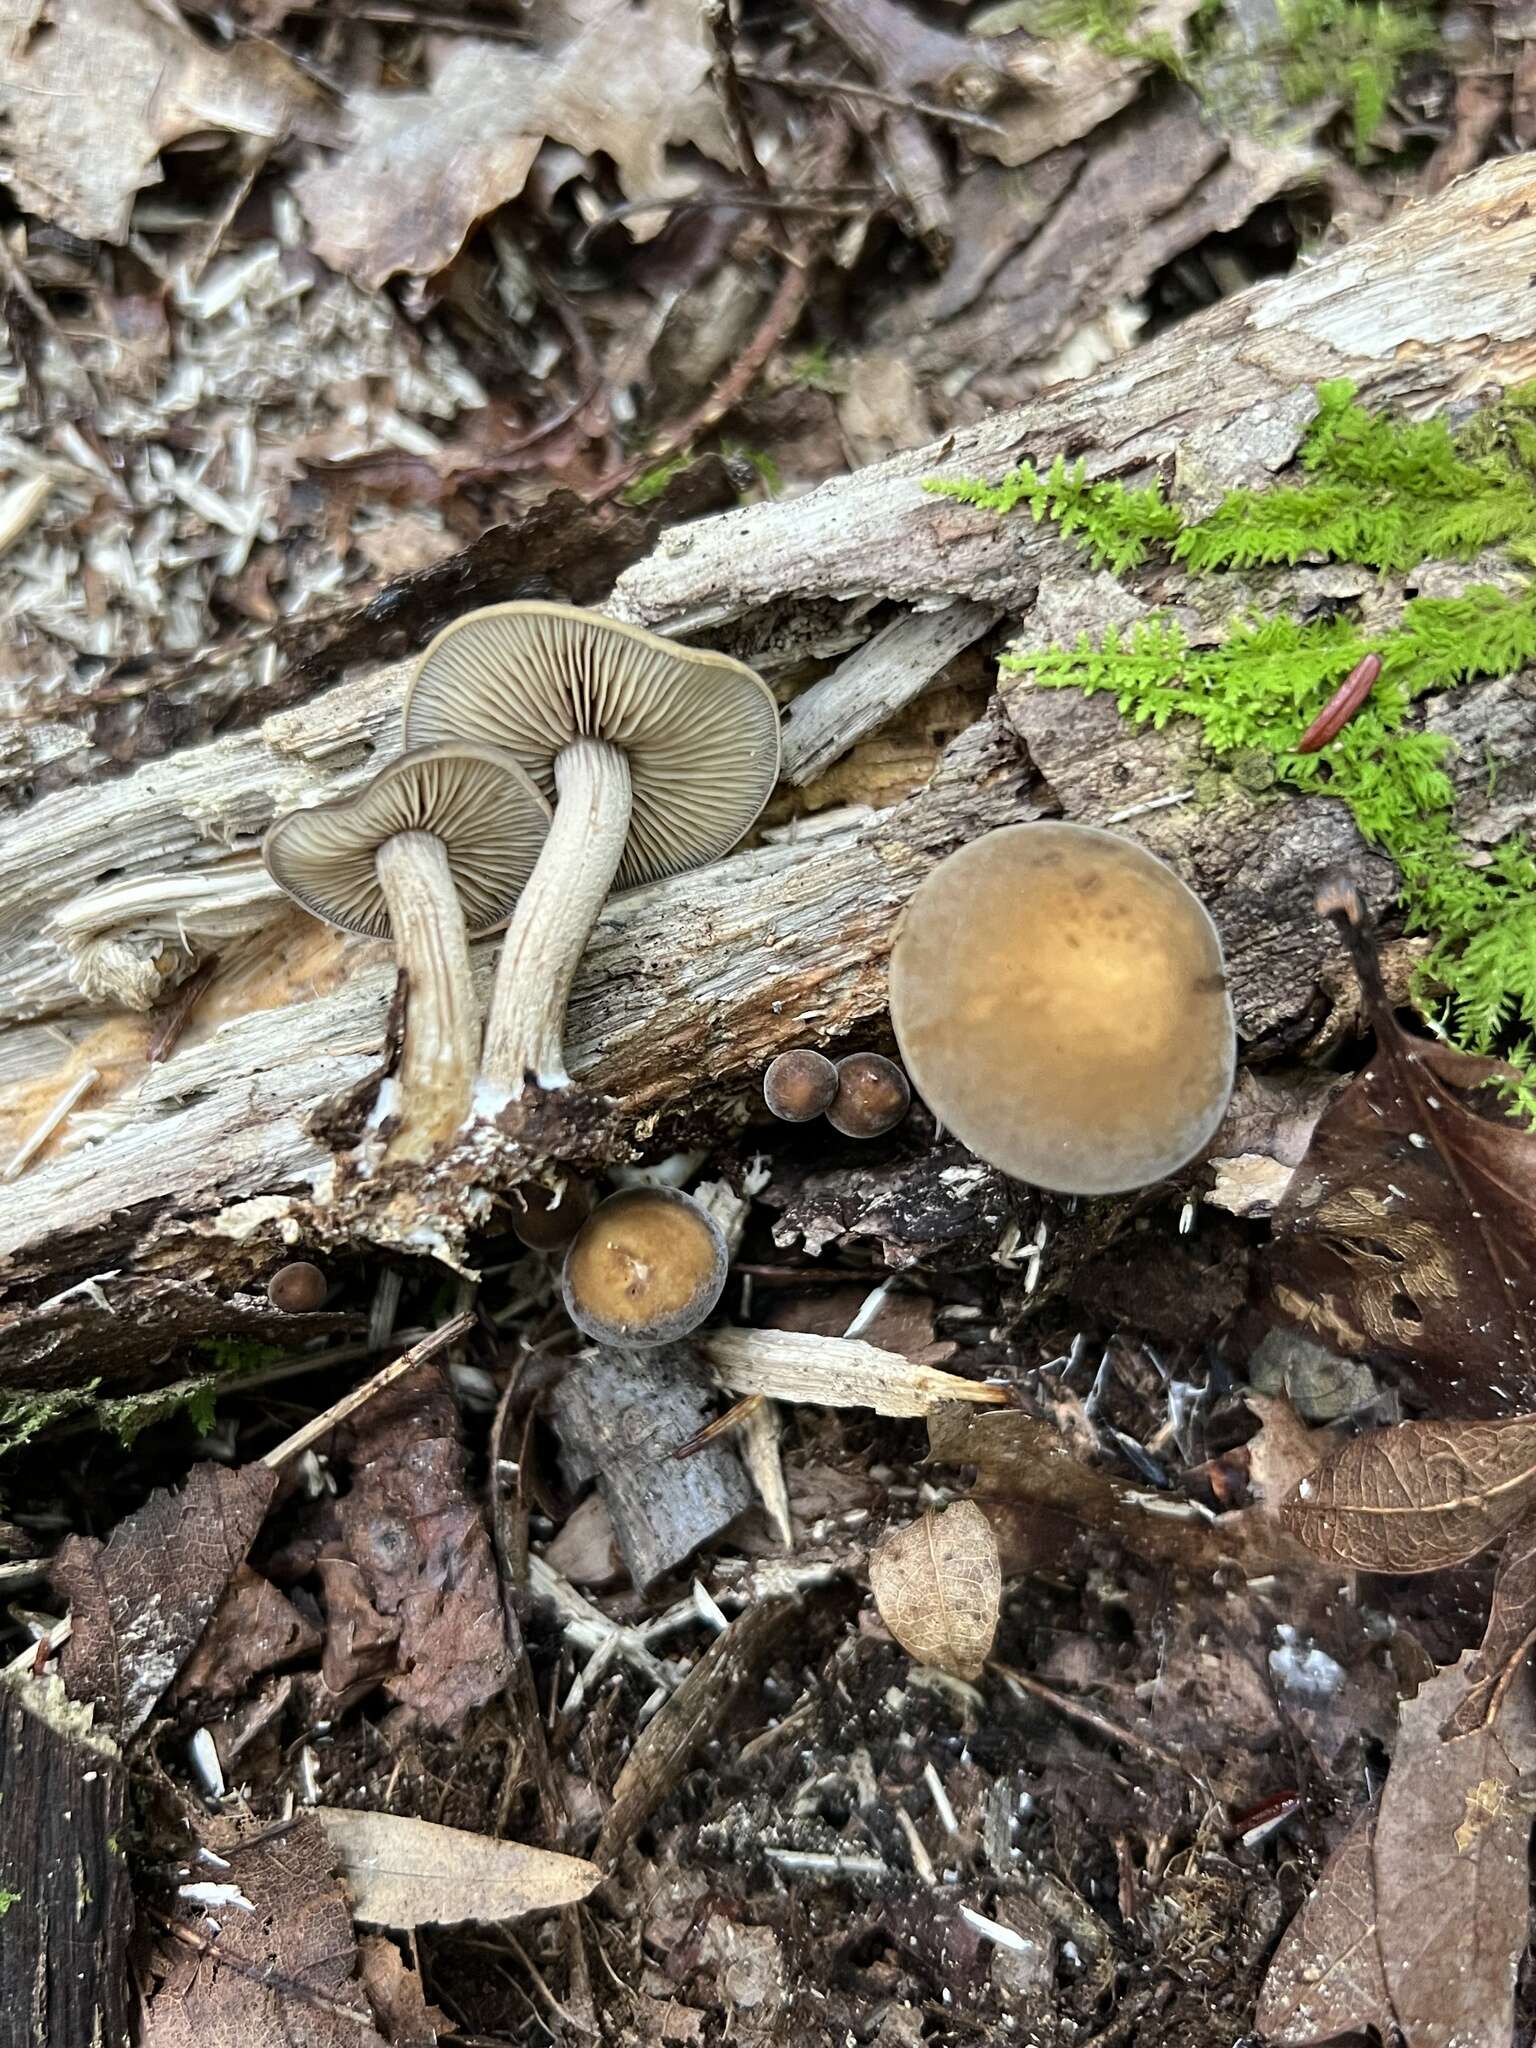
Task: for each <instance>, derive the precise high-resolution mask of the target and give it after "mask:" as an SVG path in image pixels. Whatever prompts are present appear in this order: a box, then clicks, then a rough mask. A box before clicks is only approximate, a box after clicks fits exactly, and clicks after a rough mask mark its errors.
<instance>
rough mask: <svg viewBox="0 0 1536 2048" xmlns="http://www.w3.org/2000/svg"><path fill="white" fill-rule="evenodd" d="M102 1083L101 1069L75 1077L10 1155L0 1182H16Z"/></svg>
mask: <svg viewBox="0 0 1536 2048" xmlns="http://www.w3.org/2000/svg"><path fill="white" fill-rule="evenodd" d="M100 1079H101V1069H100V1067H86V1068H84V1069H83V1070H82V1071H81V1072H80V1073H78V1074H76V1076H75V1078H74V1080H73V1081H71V1082H70V1084H69V1086H68V1087H67V1088H66V1089H65V1090H64V1092H63V1094H62V1095H59V1096H57V1097H56V1098H55V1100H54V1101H53V1102H52V1103H51V1104H50V1105H49V1107H48V1108H47V1109H46V1110H45V1111H44V1112H43V1114H42V1116H41V1117H40V1118H39V1120H38V1121H37V1122H36V1123H35V1124H34V1125H33V1126H32V1128H31V1130H30V1131H28V1133H27V1135H26V1136H25V1137H24V1138H23V1139H22V1141H21V1143H20V1144H19V1145H18V1146H17V1147H16V1150H15V1151H14V1152H13V1153H12V1154H11V1159H10V1164H9V1165H8V1166H7V1167H6V1169H5V1171H4V1173H0V1180H15V1178H16V1176H17V1175H18V1174H19V1173H21V1172H22V1170H23V1169H24V1168H25V1167H27V1166H29V1165H30V1164H31V1163H32V1161H33V1160H34V1159H35V1158H36V1157H37V1155H38V1153H39V1152H41V1151H42V1149H43V1147H44V1146H45V1145H46V1144H47V1142H48V1140H49V1139H50V1138H51V1137H52V1136H53V1134H54V1132H55V1131H56V1130H57V1129H58V1128H59V1126H60V1124H62V1123H63V1121H64V1119H65V1118H66V1117H67V1116H68V1115H69V1112H70V1111H71V1110H72V1109H73V1108H74V1106H75V1104H76V1103H77V1102H79V1101H80V1099H81V1098H82V1096H86V1095H89V1094H90V1092H91V1090H92V1089H93V1088H94V1087H95V1086H96V1083H97V1082H98V1081H99V1080H100Z"/></svg>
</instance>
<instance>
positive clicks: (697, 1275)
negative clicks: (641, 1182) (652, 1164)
mask: <svg viewBox="0 0 1536 2048" xmlns="http://www.w3.org/2000/svg"><path fill="white" fill-rule="evenodd" d="M729 1263H730V1261H729V1256H728V1254H727V1251H726V1245H725V1238H724V1235H723V1234H722V1232H721V1229H720V1226H719V1224H718V1223H716V1221H715V1220H714V1218H713V1217H712V1216H711V1215H710V1214H709V1213H708V1211H707V1210H705V1209H704V1208H703V1206H702V1205H701V1204H700V1203H698V1202H696V1201H695V1200H694V1199H693V1197H692V1195H685V1194H683V1193H682V1192H681V1191H680V1190H679V1189H677V1188H625V1189H624V1190H623V1192H622V1193H621V1194H617V1195H610V1196H609V1197H608V1199H607V1201H606V1202H599V1203H598V1205H597V1207H596V1208H595V1209H594V1210H593V1211H592V1214H591V1215H590V1216H589V1217H588V1218H587V1220H586V1222H585V1223H584V1224H583V1225H582V1226H581V1229H580V1230H579V1231H578V1232H577V1233H576V1236H575V1238H574V1239H573V1240H572V1243H571V1248H570V1250H569V1251H568V1252H567V1253H566V1255H565V1272H564V1276H563V1285H562V1292H563V1293H564V1296H565V1309H566V1314H567V1315H568V1316H569V1317H570V1319H571V1321H572V1322H573V1323H574V1324H575V1325H576V1327H577V1329H578V1330H581V1331H583V1332H584V1333H585V1334H586V1335H587V1336H588V1337H595V1338H596V1339H597V1341H598V1342H599V1343H600V1344H617V1345H621V1346H623V1345H627V1346H629V1347H630V1348H631V1349H638V1348H641V1347H644V1346H647V1345H651V1344H670V1343H672V1342H674V1341H675V1340H676V1339H677V1338H679V1337H686V1336H687V1335H688V1333H689V1331H690V1330H696V1329H697V1328H698V1326H699V1324H700V1323H702V1322H703V1320H704V1318H705V1317H706V1316H707V1315H708V1314H709V1313H710V1311H711V1309H713V1307H714V1305H715V1303H716V1302H717V1301H718V1300H719V1299H720V1296H721V1293H722V1291H723V1290H724V1287H725V1275H726V1268H727V1266H728V1265H729Z"/></svg>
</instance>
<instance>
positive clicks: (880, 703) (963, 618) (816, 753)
mask: <svg viewBox="0 0 1536 2048" xmlns="http://www.w3.org/2000/svg"><path fill="white" fill-rule="evenodd" d="M1000 616H1001V614H1000V613H998V612H996V611H994V610H992V609H991V608H990V607H989V606H987V605H982V604H968V603H966V602H965V601H964V600H961V601H960V602H959V603H957V604H950V605H946V606H945V607H944V609H943V610H942V611H937V612H904V613H903V614H902V616H901V617H900V618H899V619H893V620H892V621H891V623H890V624H889V625H888V626H882V627H881V629H880V631H879V632H878V633H876V634H875V635H874V636H873V637H872V638H871V639H869V640H866V641H865V643H864V645H863V646H862V647H861V648H859V649H858V651H857V652H856V653H854V654H850V655H849V657H848V659H847V660H846V661H845V662H842V663H840V664H839V666H838V667H837V668H835V669H834V670H833V671H832V673H831V675H829V676H823V677H822V679H821V681H820V682H819V683H812V685H811V687H810V688H809V689H808V690H804V691H802V692H801V694H800V695H799V696H798V697H797V698H796V699H795V701H794V703H793V704H791V705H790V707H789V714H788V716H787V717H786V718H785V720H784V742H783V744H784V780H785V781H786V782H789V783H793V785H794V786H795V788H796V789H803V788H804V787H805V785H806V784H807V783H808V782H814V781H815V780H816V777H817V776H818V775H824V774H825V773H826V771H827V770H828V769H829V768H830V767H831V766H832V763H833V762H834V761H836V760H837V759H839V758H840V756H842V755H843V754H846V753H847V751H848V749H849V748H850V747H851V746H853V745H854V744H855V743H856V742H857V741H859V740H861V739H863V737H864V736H865V734H866V733H871V732H875V731H877V730H878V728H879V727H880V726H882V725H884V724H885V722H886V720H887V719H888V718H890V717H892V716H893V715H894V713H896V712H897V711H899V710H900V709H901V707H902V705H903V704H910V703H911V701H912V699H913V698H914V697H917V696H920V695H921V694H922V692H923V691H924V690H926V689H927V687H928V685H929V684H930V683H931V682H932V681H933V680H934V678H935V677H936V676H939V675H942V674H943V672H944V670H945V669H946V668H947V667H948V666H949V664H950V662H951V661H953V659H954V658H955V656H956V655H957V654H959V653H960V652H961V650H962V649H963V648H966V647H969V646H970V644H971V642H972V641H973V640H979V639H980V638H981V636H982V634H983V633H985V632H988V631H990V629H991V628H992V627H993V626H995V625H996V624H997V621H998V619H999V617H1000Z"/></svg>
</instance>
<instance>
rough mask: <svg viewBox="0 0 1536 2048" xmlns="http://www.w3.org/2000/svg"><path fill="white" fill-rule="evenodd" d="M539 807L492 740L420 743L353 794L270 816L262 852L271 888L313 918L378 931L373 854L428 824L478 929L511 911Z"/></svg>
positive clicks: (385, 916) (538, 839)
mask: <svg viewBox="0 0 1536 2048" xmlns="http://www.w3.org/2000/svg"><path fill="white" fill-rule="evenodd" d="M549 816H550V812H549V805H548V804H547V803H546V802H545V800H544V798H543V797H542V796H541V795H540V794H539V792H538V790H537V789H536V788H535V787H534V785H533V783H532V782H531V781H530V780H529V778H528V777H527V775H526V774H524V772H523V770H522V769H521V768H520V767H519V766H518V764H517V762H516V761H514V760H512V759H511V758H510V757H509V756H507V755H506V754H502V753H498V752H497V751H496V749H495V748H494V747H486V746H475V745H466V744H462V743H461V744H458V745H454V746H445V747H421V748H418V749H417V750H416V751H415V752H413V753H409V754H402V755H400V757H399V758H398V760H394V761H391V762H390V763H389V764H388V766H387V767H384V768H381V769H380V771H379V773H378V774H377V775H376V776H375V777H374V778H373V780H372V782H370V783H369V784H368V786H367V788H366V789H361V790H359V791H358V793H357V794H356V796H345V797H337V798H336V799H335V801H334V802H332V803H326V804H315V805H314V806H313V807H312V808H311V809H309V810H307V811H290V812H289V813H288V815H287V816H286V817H285V818H279V819H278V820H277V822H276V824H274V825H273V826H272V827H271V829H270V830H269V831H268V833H267V837H266V841H265V843H264V845H263V847H262V858H263V859H264V860H265V862H266V864H267V869H268V871H269V873H270V874H271V876H272V879H273V881H274V882H276V883H277V885H278V887H279V888H281V889H286V890H287V892H288V894H289V895H290V896H292V897H293V898H295V900H296V901H298V902H299V903H302V904H303V906H304V908H305V909H306V910H308V911H310V912H311V913H312V914H313V915H314V916H315V917H318V918H321V919H323V920H324V922H325V923H326V924H334V925H339V926H340V927H341V929H342V930H343V931H346V932H360V933H362V934H363V935H364V936H365V937H367V938H370V939H387V938H389V937H391V936H392V934H391V932H390V928H389V906H388V904H387V903H386V902H385V900H384V891H383V889H382V888H381V887H380V885H379V877H378V869H377V866H376V863H375V856H376V855H377V853H378V850H379V848H380V847H381V846H382V845H383V844H384V842H385V841H386V840H388V839H394V838H397V837H398V836H399V835H400V834H401V833H403V832H429V833H431V835H432V836H433V838H435V839H440V840H441V841H442V843H443V845H444V847H445V848H446V850H447V854H448V866H449V869H450V871H451V873H452V875H453V881H454V887H455V889H456V890H457V891H458V897H459V902H460V903H461V904H462V905H463V908H464V922H465V925H466V927H467V929H468V932H469V935H470V937H471V938H478V937H479V936H480V935H481V934H482V933H484V932H492V931H495V929H496V927H497V926H498V925H502V924H505V923H506V921H507V919H508V918H509V917H510V916H511V914H512V907H513V905H514V904H515V903H516V901H517V897H518V892H519V890H520V889H521V888H522V886H523V884H524V882H526V881H527V879H528V876H529V874H530V873H531V872H532V869H533V864H534V862H535V861H536V860H537V859H538V857H539V848H540V847H541V846H542V845H543V844H544V838H545V835H546V833H547V832H548V831H549Z"/></svg>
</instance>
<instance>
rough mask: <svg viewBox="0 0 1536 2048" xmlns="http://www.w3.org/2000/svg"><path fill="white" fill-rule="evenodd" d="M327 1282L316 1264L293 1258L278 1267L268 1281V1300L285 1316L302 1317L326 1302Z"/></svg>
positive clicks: (328, 1289)
mask: <svg viewBox="0 0 1536 2048" xmlns="http://www.w3.org/2000/svg"><path fill="white" fill-rule="evenodd" d="M329 1291H330V1288H329V1283H328V1282H327V1280H326V1277H325V1275H324V1274H323V1273H322V1272H321V1270H320V1268H319V1267H318V1266H312V1265H311V1264H310V1263H309V1261H308V1259H294V1260H292V1261H291V1262H290V1263H289V1264H288V1265H286V1266H279V1267H278V1269H277V1271H276V1272H275V1273H274V1274H273V1275H272V1278H271V1279H270V1280H269V1281H268V1282H267V1299H268V1301H270V1302H271V1304H272V1306H273V1307H274V1308H275V1309H277V1310H279V1311H280V1312H281V1313H282V1314H283V1315H285V1316H302V1315H308V1314H310V1313H312V1312H313V1311H314V1310H315V1309H317V1308H322V1307H324V1305H325V1297H326V1295H327V1293H328V1292H329Z"/></svg>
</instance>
